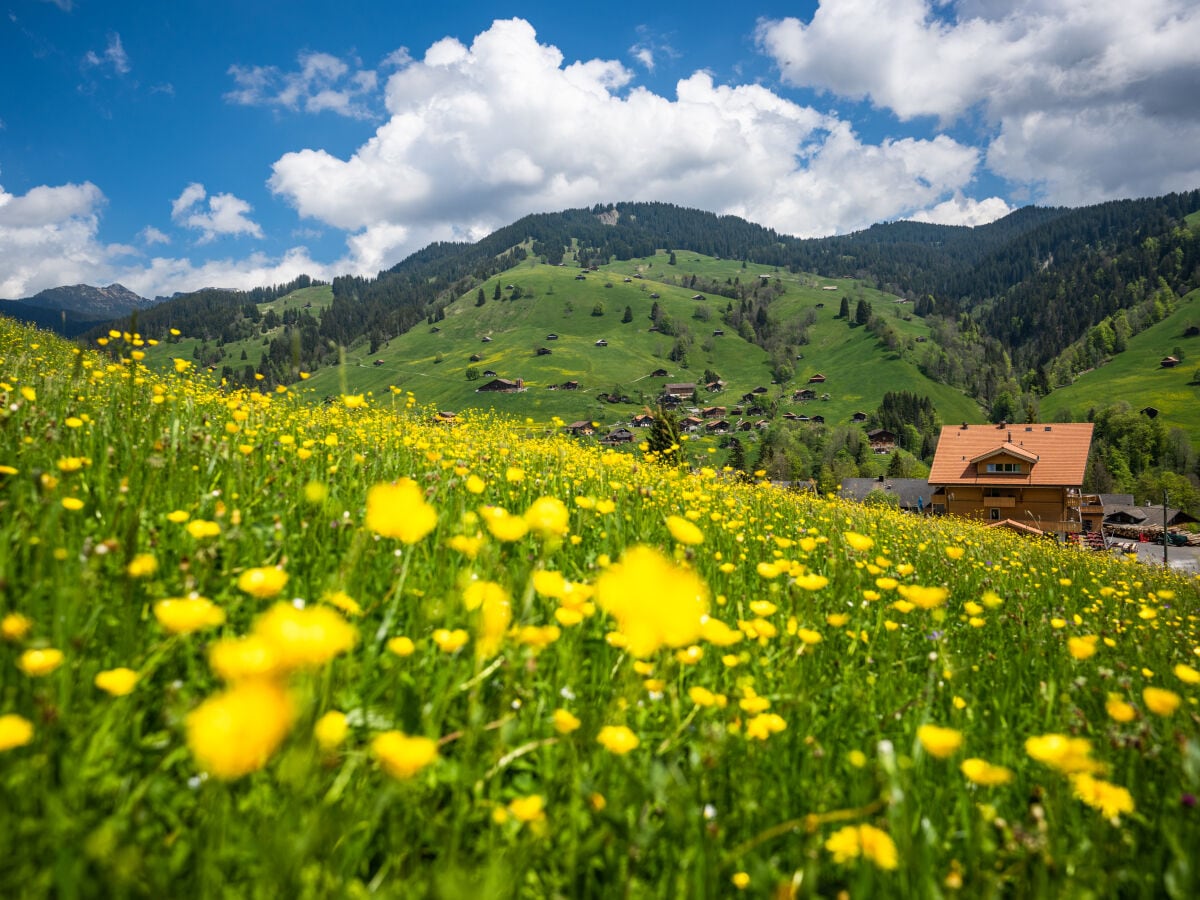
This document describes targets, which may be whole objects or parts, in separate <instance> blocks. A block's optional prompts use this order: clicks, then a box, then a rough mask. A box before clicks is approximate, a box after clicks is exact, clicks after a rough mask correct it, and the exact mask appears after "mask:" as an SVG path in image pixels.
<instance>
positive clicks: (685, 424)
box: [679, 416, 704, 431]
mask: <svg viewBox="0 0 1200 900" xmlns="http://www.w3.org/2000/svg"><path fill="white" fill-rule="evenodd" d="M703 424H704V420H703V419H698V418H696V417H695V416H688V417H687V418H686V419H680V420H679V430H680V431H699V430H700V426H701V425H703Z"/></svg>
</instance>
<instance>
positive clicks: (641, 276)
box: [633, 272, 645, 278]
mask: <svg viewBox="0 0 1200 900" xmlns="http://www.w3.org/2000/svg"><path fill="white" fill-rule="evenodd" d="M633 277H634V278H644V277H645V276H643V275H642V273H641V272H634V273H633Z"/></svg>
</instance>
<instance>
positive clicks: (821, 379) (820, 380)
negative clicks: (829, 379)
mask: <svg viewBox="0 0 1200 900" xmlns="http://www.w3.org/2000/svg"><path fill="white" fill-rule="evenodd" d="M808 383H809V384H824V383H825V376H824V375H822V374H821V373H820V372H818V373H817V374H816V375H813V376H812V377H811V378H809V379H808Z"/></svg>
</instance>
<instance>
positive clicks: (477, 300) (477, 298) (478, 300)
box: [475, 282, 500, 306]
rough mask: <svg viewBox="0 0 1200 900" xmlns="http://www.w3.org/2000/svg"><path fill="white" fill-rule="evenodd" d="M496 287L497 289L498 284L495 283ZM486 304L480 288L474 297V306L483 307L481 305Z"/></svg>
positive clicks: (485, 298)
mask: <svg viewBox="0 0 1200 900" xmlns="http://www.w3.org/2000/svg"><path fill="white" fill-rule="evenodd" d="M496 286H497V287H499V286H500V283H499V282H496ZM486 302H487V297H485V296H483V288H480V289H479V293H478V294H476V295H475V305H476V306H483V304H484V303H486Z"/></svg>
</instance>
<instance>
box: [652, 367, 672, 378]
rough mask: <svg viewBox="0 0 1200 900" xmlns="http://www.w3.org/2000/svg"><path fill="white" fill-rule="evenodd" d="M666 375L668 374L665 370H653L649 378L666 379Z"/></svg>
mask: <svg viewBox="0 0 1200 900" xmlns="http://www.w3.org/2000/svg"><path fill="white" fill-rule="evenodd" d="M668 374H669V373H668V372H667V370H666V369H655V370H654V371H653V372H651V373H650V377H651V378H666V377H668Z"/></svg>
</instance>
